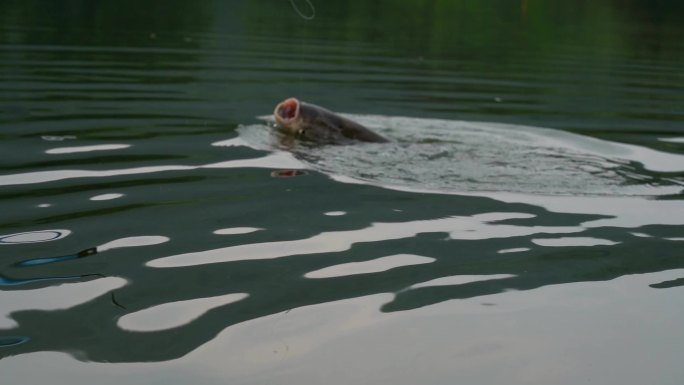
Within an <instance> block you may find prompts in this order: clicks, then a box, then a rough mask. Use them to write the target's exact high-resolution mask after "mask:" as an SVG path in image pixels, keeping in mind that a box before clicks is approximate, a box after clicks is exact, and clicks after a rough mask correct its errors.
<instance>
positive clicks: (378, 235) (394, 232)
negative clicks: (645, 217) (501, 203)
mask: <svg viewBox="0 0 684 385" xmlns="http://www.w3.org/2000/svg"><path fill="white" fill-rule="evenodd" d="M532 216H533V215H531V214H525V213H487V214H478V215H473V216H470V217H461V216H457V217H448V218H439V219H431V220H419V221H410V222H399V223H385V222H378V223H373V224H372V225H371V226H369V227H366V228H363V229H359V230H349V231H333V232H325V233H321V234H318V235H314V236H313V237H311V238H306V239H300V240H293V241H280V242H265V243H254V244H245V245H238V246H230V247H224V248H220V249H214V250H206V251H199V252H193V253H186V254H178V255H172V256H168V257H163V258H159V259H154V260H151V261H149V262H148V263H147V266H150V267H180V266H195V265H203V264H209V263H220V262H232V261H244V260H255V259H273V258H281V257H286V256H291V255H302V254H316V253H330V252H337V251H345V250H349V249H350V248H351V246H352V245H353V244H354V243H360V242H378V241H385V240H392V239H402V238H410V237H414V236H416V235H417V234H420V233H447V234H449V237H450V238H452V239H463V240H480V239H493V238H510V237H522V236H528V235H533V234H567V233H579V232H582V231H584V228H582V227H578V226H517V225H508V224H497V223H496V222H497V221H502V220H506V219H513V218H530V217H532Z"/></svg>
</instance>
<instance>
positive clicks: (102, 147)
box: [45, 144, 131, 155]
mask: <svg viewBox="0 0 684 385" xmlns="http://www.w3.org/2000/svg"><path fill="white" fill-rule="evenodd" d="M129 147H131V145H130V144H99V145H94V146H78V147H57V148H51V149H49V150H47V151H45V153H46V154H52V155H56V154H74V153H79V152H93V151H112V150H121V149H124V148H129Z"/></svg>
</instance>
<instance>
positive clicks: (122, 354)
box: [0, 172, 684, 362]
mask: <svg viewBox="0 0 684 385" xmlns="http://www.w3.org/2000/svg"><path fill="white" fill-rule="evenodd" d="M263 173H264V174H265V173H266V172H263ZM324 179H325V177H323V176H322V175H319V174H315V173H314V174H307V175H305V176H300V177H296V178H287V179H275V178H269V177H266V179H264V180H262V183H263V184H264V188H266V189H267V190H268V191H270V192H269V193H268V195H267V198H268V200H269V201H270V202H271V203H272V204H270V205H269V206H268V207H261V208H259V207H258V206H254V205H251V206H248V207H249V209H246V205H244V202H243V201H240V200H237V201H235V200H232V201H231V200H225V201H224V202H223V203H222V204H221V205H220V206H216V209H215V210H214V212H212V213H208V212H204V213H197V212H196V211H194V210H192V208H193V206H194V207H196V206H195V205H191V207H187V208H185V209H184V208H182V207H176V208H175V209H174V210H172V211H153V210H151V209H147V208H140V209H139V211H146V212H149V213H150V215H147V216H146V215H141V216H140V217H141V218H142V217H147V218H148V220H147V222H146V223H145V224H144V226H143V227H147V228H148V231H149V229H155V230H156V231H158V232H159V233H161V234H163V233H165V231H172V227H171V226H170V225H168V223H170V222H177V221H178V220H179V219H180V218H183V220H182V221H183V222H185V223H186V226H184V229H185V230H184V231H183V232H182V233H178V234H177V235H176V236H175V237H174V239H173V240H172V242H169V243H163V244H159V245H156V246H154V247H146V248H137V249H134V248H130V249H119V250H114V249H112V250H104V251H101V252H99V253H97V254H93V253H92V252H91V253H85V254H84V255H83V256H82V257H78V258H72V257H73V256H74V255H76V254H65V255H63V256H62V257H54V258H52V259H50V258H48V257H49V256H44V255H43V256H36V255H33V256H31V257H29V256H27V255H23V254H22V253H20V252H14V253H12V254H13V255H14V257H13V258H9V259H5V260H4V263H5V264H6V266H7V267H5V268H3V271H5V272H6V273H7V275H8V277H7V279H13V280H15V281H18V280H25V281H26V282H25V284H24V285H21V287H19V286H16V285H15V286H11V285H7V286H4V287H3V290H8V291H15V290H21V289H24V290H26V289H27V288H29V289H39V288H45V287H51V286H53V285H58V284H59V282H56V281H51V280H49V279H47V280H42V281H38V280H36V281H34V282H30V280H31V279H35V277H50V276H53V277H54V278H53V279H60V277H57V276H55V275H59V274H61V273H66V272H70V273H69V274H70V275H71V276H78V275H81V276H83V277H84V278H82V279H87V280H89V279H93V274H97V275H101V276H103V277H104V276H108V277H121V278H124V279H125V280H126V281H127V284H126V285H125V286H123V287H121V288H119V289H116V290H114V291H109V292H107V293H105V294H102V295H99V296H98V297H96V298H94V299H92V300H90V301H88V302H85V303H82V304H78V305H75V306H71V307H68V308H64V309H58V310H38V309H34V310H21V311H17V312H14V313H12V314H11V315H10V318H11V319H12V320H13V321H15V322H16V324H17V326H16V327H12V328H9V329H6V330H4V331H3V333H2V334H3V335H5V336H10V337H14V338H19V337H23V338H27V340H26V341H24V342H23V343H20V344H12V345H11V346H9V347H7V348H5V349H3V350H0V354H3V355H17V354H25V353H30V352H36V351H64V352H69V353H71V354H72V355H73V356H74V357H76V358H78V359H82V360H92V361H103V362H104V361H106V362H143V361H164V360H171V359H175V358H178V357H182V356H184V355H186V354H188V353H189V352H191V351H193V350H194V349H196V348H198V347H199V346H202V345H203V344H205V343H207V342H208V341H210V340H212V339H213V338H214V337H215V336H216V335H217V334H218V333H220V332H221V331H222V330H224V329H225V328H227V327H229V326H231V325H235V324H238V323H242V322H246V321H249V320H252V319H256V318H259V317H264V316H267V315H271V314H276V313H279V312H284V311H288V310H291V309H296V308H299V307H303V306H310V305H315V304H321V303H326V302H331V301H336V300H341V299H348V298H356V297H361V296H367V295H373V294H378V293H395V295H396V296H395V298H394V300H392V301H391V302H389V303H387V304H385V305H384V306H383V307H382V309H381V310H382V311H385V312H393V311H405V310H411V309H416V308H419V307H422V306H427V305H430V304H434V303H438V302H442V301H447V300H453V299H464V298H473V297H478V296H484V295H491V294H497V293H501V292H504V291H507V290H532V289H536V288H539V287H543V286H547V285H556V284H564V283H571V282H585V281H605V280H611V279H615V278H618V277H620V276H623V275H627V274H642V273H648V272H657V271H663V270H668V269H676V268H682V267H684V262H683V261H682V259H681V247H678V246H677V245H676V241H671V243H672V246H671V247H670V246H668V245H666V244H665V243H664V242H663V240H662V239H657V238H643V237H636V236H634V235H632V234H630V233H627V232H626V231H625V229H623V228H613V227H601V228H592V227H584V225H583V224H586V223H589V222H591V221H595V220H599V219H605V218H607V217H606V216H599V215H586V214H563V213H554V212H549V211H547V210H545V209H542V208H540V207H536V206H532V205H527V204H510V203H507V204H504V203H502V202H499V201H496V200H493V199H489V198H478V197H462V196H449V195H430V194H427V195H424V194H416V193H405V192H393V191H387V190H384V189H381V188H378V187H372V186H356V185H347V184H339V183H328V182H326V181H325V180H324ZM241 188H244V187H240V186H239V185H237V186H235V185H234V186H232V187H228V188H226V194H227V195H239V192H238V191H236V190H240V189H241ZM231 190H232V191H231ZM187 193H188V192H187V191H186V192H185V194H187ZM299 194H305V195H306V196H307V198H308V199H307V200H306V201H305V202H304V201H301V200H293V199H292V197H293V195H299ZM331 194H335V196H336V197H337V198H336V199H335V201H331V200H329V199H327V198H326V197H327V196H330V195H331ZM262 198H265V197H262ZM219 207H220V209H219ZM246 211H249V213H247V212H246ZM260 211H262V212H260ZM331 211H343V212H346V214H345V215H342V216H326V215H323V214H322V213H325V212H331ZM265 212H270V215H266V213H265ZM152 213H154V214H152ZM225 216H232V217H233V218H232V219H229V220H228V222H231V221H234V223H233V226H240V225H242V226H244V225H248V226H253V227H254V228H261V229H264V230H261V231H255V232H252V233H249V234H242V235H232V236H230V237H228V238H226V237H225V236H223V237H218V236H216V235H213V234H211V229H207V228H206V226H207V225H208V224H211V223H224V224H225V223H226V218H224V217H225ZM152 217H153V219H152ZM238 218H239V219H238ZM245 218H249V219H248V220H246V221H245V220H244V219H245ZM295 223H297V225H296V226H295V225H294V224H295ZM198 224H199V225H198ZM383 226H388V227H387V228H384V229H383ZM656 227H662V228H656ZM666 228H667V226H646V227H644V228H640V229H638V230H639V231H642V232H646V233H648V232H659V233H665V232H666V231H667V230H666ZM117 231H118V232H122V230H121V229H118V230H113V231H112V232H111V233H106V234H99V235H98V237H99V238H102V237H104V236H105V235H109V236H110V237H114V236H116V235H117V234H116V232H117ZM122 234H123V233H122ZM321 235H325V237H324V238H317V237H320V236H321ZM559 236H561V237H563V236H565V237H574V236H577V237H582V238H589V239H600V240H605V241H608V243H607V244H605V245H601V244H597V245H593V246H591V247H586V246H577V247H569V246H566V247H539V245H538V244H543V242H544V240H545V239H551V240H555V239H558V237H559ZM312 240H317V241H313V242H312ZM283 242H285V243H284V244H283ZM288 242H289V243H288ZM317 242H321V244H318V243H317ZM310 243H313V246H312V245H311V244H310ZM268 244H273V245H274V247H275V248H276V250H275V251H273V250H271V251H269V249H268ZM281 244H283V245H285V244H289V245H290V246H289V247H286V246H282V247H281V246H279V245H281ZM340 244H341V245H342V246H340ZM345 245H346V246H345ZM84 246H85V245H84ZM72 247H73V246H72ZM264 247H265V248H264ZM309 247H313V249H309ZM251 248H254V250H256V252H255V251H250V250H251ZM205 250H206V251H205ZM260 250H261V252H262V253H263V254H261V255H259V251H260ZM264 250H265V251H264ZM655 250H657V252H655ZM506 251H514V252H506ZM515 251H517V252H515ZM72 252H73V251H72ZM179 253H180V254H181V255H180V258H183V255H182V254H183V253H193V254H190V256H189V257H188V254H185V256H186V257H188V258H189V259H187V261H188V262H187V264H179V265H178V266H175V267H174V266H173V263H175V262H173V261H174V260H175V259H174V258H179ZM205 253H207V254H212V255H214V254H215V255H217V256H218V260H216V261H213V263H210V261H205V260H204V259H203V258H204V255H205ZM398 254H401V255H404V254H409V255H417V256H421V257H427V258H431V259H434V261H432V262H431V263H423V264H417V265H404V266H398V267H395V268H392V269H390V270H386V271H380V272H366V273H361V274H351V275H337V276H335V274H333V276H329V277H310V276H309V277H308V278H307V277H306V275H307V273H311V272H314V271H319V270H321V269H325V268H331V267H332V268H334V267H335V266H338V265H340V264H348V263H354V262H358V263H360V262H366V261H372V260H375V259H377V258H380V257H386V256H392V255H398ZM36 258H38V259H36ZM250 258H251V259H250ZM255 258H267V259H255ZM222 259H223V260H222ZM165 260H171V261H172V262H171V263H170V264H168V265H167V266H160V267H155V264H159V261H165ZM36 261H39V262H40V263H37V262H36ZM502 274H503V276H501V275H502ZM464 276H465V277H469V276H475V277H476V279H475V280H474V281H470V282H463V283H452V284H446V285H445V284H439V285H437V286H430V285H429V282H430V281H433V280H436V279H440V278H445V277H456V278H458V277H464ZM10 277H11V278H10ZM477 277H480V278H477ZM679 283H680V282H674V283H669V284H668V283H654V285H653V286H654V287H671V286H675V285H678V284H679ZM230 293H246V294H248V297H247V298H245V299H242V300H239V301H237V302H234V303H230V304H227V305H220V306H218V307H214V308H211V309H209V310H207V311H206V312H204V313H199V314H198V316H197V318H195V319H193V320H191V321H189V322H187V323H185V324H182V325H175V326H173V327H170V328H168V329H163V330H154V331H138V330H128V329H126V328H123V327H121V325H120V324H118V322H119V321H120V319H121V317H124V316H126V315H130V314H133V313H136V312H138V311H144V310H145V309H150V308H153V307H155V306H157V305H162V304H169V303H174V302H178V301H185V300H192V299H199V298H208V297H215V296H222V295H226V294H230ZM500 300H501V301H505V299H503V298H501V299H500ZM488 301H490V302H491V301H494V303H487V305H495V304H496V301H497V299H496V297H494V299H492V298H491V297H490V298H489V299H488ZM8 338H9V337H8Z"/></svg>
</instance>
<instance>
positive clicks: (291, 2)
mask: <svg viewBox="0 0 684 385" xmlns="http://www.w3.org/2000/svg"><path fill="white" fill-rule="evenodd" d="M304 1H306V3H307V4H309V8H311V16H307V15H305V14H304V13H303V12H302V11H301V10H300V9H299V7H298V6H297V4H296V3H295V0H290V4H292V9H294V10H295V12H297V13H298V14H299V16H300V17H301V18H302V19H304V20H313V18H314V17H316V8H314V5H313V3H311V0H304Z"/></svg>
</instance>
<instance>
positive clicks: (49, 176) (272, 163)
mask: <svg viewBox="0 0 684 385" xmlns="http://www.w3.org/2000/svg"><path fill="white" fill-rule="evenodd" d="M201 168H276V169H278V168H288V169H303V168H305V166H304V165H303V164H302V163H301V162H299V161H298V160H296V159H295V158H294V157H293V156H292V154H290V153H287V152H277V153H273V154H269V155H266V156H264V157H261V158H255V159H239V160H230V161H226V162H219V163H211V164H206V165H200V166H185V165H167V166H150V167H135V168H125V169H117V170H52V171H35V172H27V173H21V174H8V175H0V186H11V185H20V184H34V183H47V182H54V181H59V180H65V179H74V178H104V177H110V176H120V175H138V174H153V173H158V172H167V171H188V170H197V169H201Z"/></svg>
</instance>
